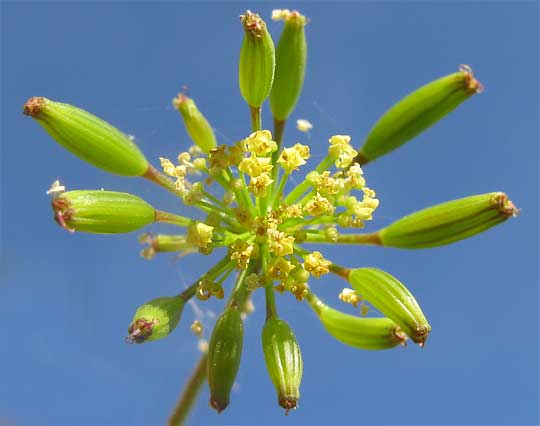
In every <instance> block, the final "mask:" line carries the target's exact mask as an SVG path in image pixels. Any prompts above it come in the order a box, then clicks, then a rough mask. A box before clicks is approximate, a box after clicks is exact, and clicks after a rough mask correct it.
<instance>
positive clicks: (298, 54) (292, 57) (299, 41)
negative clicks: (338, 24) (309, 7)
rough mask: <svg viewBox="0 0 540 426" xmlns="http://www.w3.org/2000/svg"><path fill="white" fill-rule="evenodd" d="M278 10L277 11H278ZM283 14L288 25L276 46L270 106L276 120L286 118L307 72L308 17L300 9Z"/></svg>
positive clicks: (295, 100)
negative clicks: (305, 28)
mask: <svg viewBox="0 0 540 426" xmlns="http://www.w3.org/2000/svg"><path fill="white" fill-rule="evenodd" d="M275 12H276V11H275ZM280 12H286V13H281V14H280V15H279V18H277V17H274V16H273V18H274V19H283V20H284V21H285V27H284V28H283V32H282V33H281V37H280V38H279V42H278V45H277V49H276V75H275V77H274V83H273V84H272V90H271V92H270V109H271V110H272V115H273V116H274V118H275V119H276V120H280V121H283V120H286V119H287V117H289V115H290V114H291V112H292V111H293V110H294V107H295V106H296V102H297V101H298V98H299V97H300V93H301V92H302V86H303V85H304V75H305V72H306V58H307V44H306V34H305V30H304V27H305V25H306V23H307V19H306V17H305V16H303V15H301V14H300V13H299V12H297V11H296V10H293V11H292V12H289V11H288V10H287V11H280Z"/></svg>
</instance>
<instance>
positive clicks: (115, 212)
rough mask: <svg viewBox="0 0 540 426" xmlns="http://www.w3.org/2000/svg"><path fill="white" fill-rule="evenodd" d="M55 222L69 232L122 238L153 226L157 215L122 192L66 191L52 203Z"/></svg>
mask: <svg viewBox="0 0 540 426" xmlns="http://www.w3.org/2000/svg"><path fill="white" fill-rule="evenodd" d="M52 208H53V210H54V218H55V220H56V222H57V223H58V224H59V225H60V226H62V227H63V228H65V229H67V230H69V231H72V232H73V231H80V232H90V233H94V234H122V233H126V232H132V231H136V230H137V229H140V228H142V227H144V226H146V225H149V224H151V223H153V222H154V220H155V216H156V212H155V210H154V208H153V207H152V206H151V205H150V204H148V203H147V202H146V201H144V200H143V199H141V198H139V197H137V196H135V195H132V194H128V193H125V192H113V191H82V190H81V191H68V192H64V193H62V194H60V195H59V196H58V197H56V198H54V199H53V201H52Z"/></svg>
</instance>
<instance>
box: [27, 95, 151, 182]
mask: <svg viewBox="0 0 540 426" xmlns="http://www.w3.org/2000/svg"><path fill="white" fill-rule="evenodd" d="M23 111H24V113H25V114H26V115H29V116H31V117H33V118H35V119H36V120H37V122H38V123H39V124H41V125H42V126H43V127H44V128H45V130H46V131H47V133H49V135H50V136H51V137H52V138H53V139H54V140H55V141H56V142H58V143H59V144H60V145H62V146H63V147H64V148H66V149H67V150H68V151H71V152H72V153H73V154H75V155H76V156H77V157H79V158H80V159H82V160H84V161H86V162H88V163H90V164H93V165H94V166H96V167H99V168H100V169H103V170H106V171H108V172H110V173H115V174H117V175H122V176H142V175H144V173H145V172H146V171H147V170H148V167H149V164H148V161H147V160H146V158H145V156H144V155H143V154H142V152H141V151H140V150H139V148H138V147H137V145H135V144H134V143H133V142H132V141H131V140H130V139H129V138H128V137H127V136H126V135H125V134H124V133H122V132H121V131H120V130H118V129H117V128H116V127H113V126H111V125H110V124H109V123H107V122H106V121H103V120H102V119H100V118H98V117H96V116H95V115H93V114H90V113H89V112H87V111H85V110H83V109H80V108H77V107H75V106H73V105H69V104H63V103H60V102H54V101H51V100H49V99H46V98H37V97H34V98H30V99H29V100H28V102H26V104H25V105H24V110H23Z"/></svg>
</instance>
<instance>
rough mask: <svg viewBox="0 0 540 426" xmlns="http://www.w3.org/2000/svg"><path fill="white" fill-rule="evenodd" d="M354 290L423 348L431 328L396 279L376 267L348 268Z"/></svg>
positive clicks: (417, 306) (413, 300) (418, 307)
mask: <svg viewBox="0 0 540 426" xmlns="http://www.w3.org/2000/svg"><path fill="white" fill-rule="evenodd" d="M348 281H349V283H350V284H351V286H352V287H353V289H354V290H356V292H357V293H358V294H360V295H361V296H362V297H364V298H365V299H366V300H367V301H368V302H370V303H371V304H372V305H373V306H374V307H375V308H377V309H378V310H379V311H381V312H382V313H383V314H384V315H385V316H387V317H388V318H390V319H391V320H392V321H394V322H395V323H396V324H398V325H399V326H400V328H401V329H402V330H403V332H404V333H405V334H407V336H409V337H410V338H411V340H412V341H413V342H415V343H419V344H420V345H421V346H423V345H424V342H425V341H426V339H427V337H428V335H429V332H430V331H431V326H430V325H429V323H428V321H427V319H426V317H425V316H424V313H423V312H422V309H420V306H419V305H418V303H417V302H416V299H415V298H414V296H413V295H412V294H411V292H410V291H409V290H408V289H407V288H406V287H405V286H404V285H403V284H402V283H401V282H399V281H398V280H397V279H396V278H394V277H393V276H392V275H390V274H389V273H387V272H384V271H381V270H380V269H376V268H358V269H352V270H351V271H350V273H349V275H348Z"/></svg>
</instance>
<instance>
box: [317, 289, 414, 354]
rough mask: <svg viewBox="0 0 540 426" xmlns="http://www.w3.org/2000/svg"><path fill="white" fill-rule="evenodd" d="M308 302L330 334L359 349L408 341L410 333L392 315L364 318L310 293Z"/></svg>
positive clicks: (378, 348)
mask: <svg viewBox="0 0 540 426" xmlns="http://www.w3.org/2000/svg"><path fill="white" fill-rule="evenodd" d="M307 299H308V302H309V304H310V306H311V307H312V308H313V310H314V311H315V313H316V314H317V316H318V317H319V320H320V321H321V323H322V325H323V326H324V328H325V329H326V331H328V333H329V334H330V335H332V336H333V337H334V338H336V339H337V340H339V341H340V342H342V343H345V344H346V345H349V346H353V347H355V348H359V349H367V350H383V349H391V348H393V347H395V346H397V345H405V344H406V340H407V336H406V335H405V333H403V331H401V328H400V327H399V326H398V325H397V324H396V323H395V322H394V321H392V320H391V319H388V318H362V317H355V316H353V315H348V314H344V313H343V312H340V311H338V310H336V309H332V308H331V307H329V306H328V305H326V304H324V303H323V302H322V301H321V300H319V299H318V298H317V297H315V295H313V294H310V295H309V296H308V297H307Z"/></svg>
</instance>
